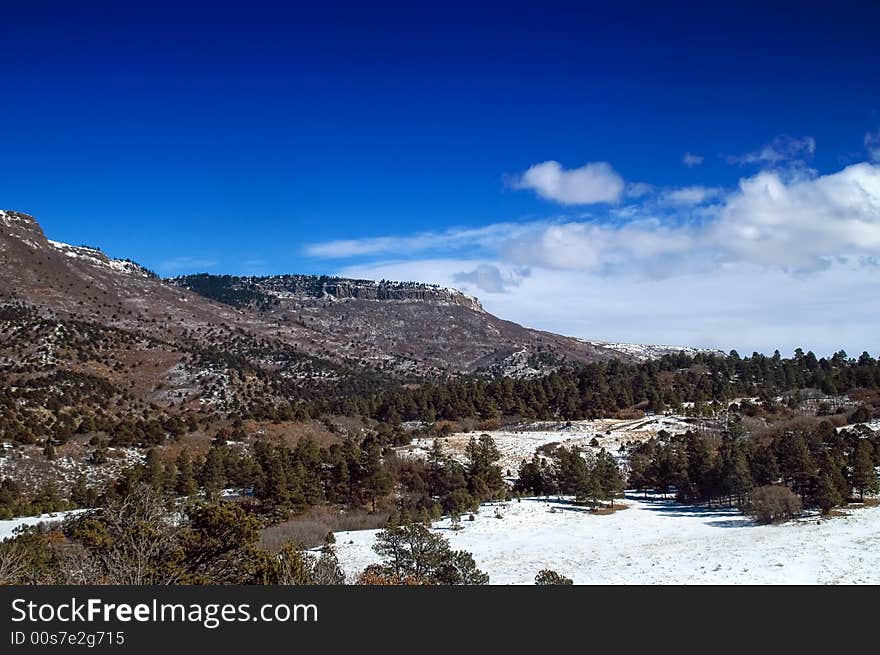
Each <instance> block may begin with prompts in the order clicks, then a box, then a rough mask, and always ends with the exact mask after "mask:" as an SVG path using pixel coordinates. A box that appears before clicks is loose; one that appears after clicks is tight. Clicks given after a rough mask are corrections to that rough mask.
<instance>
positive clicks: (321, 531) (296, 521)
mask: <svg viewBox="0 0 880 655" xmlns="http://www.w3.org/2000/svg"><path fill="white" fill-rule="evenodd" d="M389 516H391V512H388V511H384V512H383V511H379V512H375V513H373V514H371V513H370V512H367V511H365V510H348V511H345V512H341V511H339V510H337V509H334V508H332V507H316V508H315V509H313V510H311V511H310V512H308V513H307V514H303V515H302V516H297V517H295V518H292V519H290V520H289V521H284V522H282V523H278V524H276V525H272V526H269V527H268V528H266V529H264V530H263V531H262V532H261V533H260V546H262V547H263V548H265V549H266V550H269V551H272V552H277V551H278V550H279V549H280V548H281V547H282V546H283V545H284V544H285V543H287V542H288V541H292V542H293V543H296V544H299V545H300V546H302V547H303V548H317V547H318V546H321V545H323V544H324V538H325V537H326V536H327V533H328V532H346V531H349V530H376V529H379V528H384V527H385V524H386V523H388V517H389Z"/></svg>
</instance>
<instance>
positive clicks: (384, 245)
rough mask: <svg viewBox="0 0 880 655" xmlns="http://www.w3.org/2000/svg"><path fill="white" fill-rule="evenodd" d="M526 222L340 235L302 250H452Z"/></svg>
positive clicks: (487, 242)
mask: <svg viewBox="0 0 880 655" xmlns="http://www.w3.org/2000/svg"><path fill="white" fill-rule="evenodd" d="M529 228H530V224H529V223H524V224H520V223H494V224H492V225H488V226H486V227H479V228H452V229H449V230H445V231H442V232H420V233H417V234H413V235H410V236H403V237H399V236H390V237H373V238H366V239H342V240H338V241H325V242H321V243H313V244H309V245H307V246H306V247H305V254H306V255H309V256H311V257H322V258H328V259H342V258H346V257H357V256H376V255H380V256H382V255H392V254H400V253H410V254H414V253H422V252H426V251H430V250H445V251H448V250H454V249H459V248H466V247H490V246H491V245H492V244H494V243H497V242H498V240H499V239H502V238H504V237H506V236H508V235H516V234H519V233H522V232H524V231H527V230H528V229H529Z"/></svg>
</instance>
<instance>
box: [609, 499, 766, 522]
mask: <svg viewBox="0 0 880 655" xmlns="http://www.w3.org/2000/svg"><path fill="white" fill-rule="evenodd" d="M626 498H627V499H629V500H638V501H641V502H643V503H644V504H643V505H642V507H641V509H644V510H647V511H649V512H656V513H658V514H662V515H663V516H671V517H698V518H701V519H719V520H706V521H705V524H706V525H710V526H712V527H714V528H748V527H752V526H754V525H755V523H754V522H753V521H752V520H751V519H749V518H747V517H744V516H743V515H742V514H740V512H739V510H738V509H736V508H735V507H706V506H705V505H684V504H682V503H679V502H678V501H676V500H673V499H669V498H667V499H662V498H656V497H655V498H653V499H649V500H647V502H646V499H645V498H644V497H643V496H641V495H637V494H627V495H626Z"/></svg>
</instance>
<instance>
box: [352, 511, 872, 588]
mask: <svg viewBox="0 0 880 655" xmlns="http://www.w3.org/2000/svg"><path fill="white" fill-rule="evenodd" d="M625 503H626V504H627V505H628V507H627V508H626V509H624V510H621V511H617V512H615V513H614V514H610V515H596V514H592V513H590V512H588V511H587V510H585V509H584V508H581V507H576V506H574V505H572V504H570V503H568V502H566V501H564V500H557V499H552V500H549V501H548V500H544V499H534V498H532V499H522V500H521V501H519V502H517V501H516V500H513V501H508V502H504V503H495V504H487V505H483V506H482V507H481V509H480V511H479V513H477V514H475V515H474V521H469V520H468V518H467V515H465V516H464V517H462V522H461V525H462V529H461V530H457V531H455V530H451V529H449V522H448V520H447V519H444V520H443V521H440V522H438V523H436V524H435V530H436V531H437V532H439V533H440V534H443V536H445V537H447V538H448V539H449V541H450V543H451V545H452V547H453V548H454V549H463V550H467V551H470V552H471V553H473V555H474V559H475V560H476V563H477V566H478V567H479V568H480V569H482V570H483V571H485V572H486V573H488V574H489V576H490V584H534V579H535V575H536V574H537V573H538V571H540V570H541V569H544V568H550V569H553V570H555V571H557V572H558V573H561V574H562V575H565V576H567V577H569V578H572V579H573V580H574V583H575V584H725V585H726V584H880V507H866V508H858V509H848V510H846V513H847V515H846V516H837V517H833V518H828V519H821V520H820V519H818V517H816V516H812V517H807V518H802V519H799V520H797V521H794V522H790V523H785V524H782V525H756V524H754V523H753V522H752V521H751V520H750V519H748V518H745V517H743V516H742V515H740V514H739V512H737V511H736V510H733V509H715V508H713V509H706V508H694V507H690V506H687V505H680V504H677V503H675V502H674V501H672V500H662V499H656V500H644V499H642V498H641V497H640V496H636V495H630V494H628V496H627V499H626V501H625ZM496 510H498V511H499V512H500V514H501V515H502V516H503V518H500V519H499V518H495V515H496ZM375 534H376V531H374V530H364V531H356V532H339V533H337V534H336V547H337V553H338V556H339V561H340V563H341V565H342V567H343V569H344V570H345V572H346V574H347V575H348V576H349V577H350V578H352V579H353V578H355V577H356V576H357V574H358V572H360V571H361V570H363V568H364V567H366V566H367V565H368V564H371V563H374V562H378V561H379V557H378V556H377V555H376V554H375V553H374V552H373V551H372V545H373V543H374V537H375Z"/></svg>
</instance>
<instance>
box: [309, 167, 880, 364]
mask: <svg viewBox="0 0 880 655" xmlns="http://www.w3.org/2000/svg"><path fill="white" fill-rule="evenodd" d="M697 189H706V190H705V191H704V190H699V191H698V190H697ZM670 196H671V197H672V198H676V199H678V200H679V201H680V202H679V203H677V204H676V203H673V202H670V201H669V198H670ZM664 198H665V201H664ZM708 200H711V202H708ZM694 202H700V203H702V204H697V205H694V204H693V203H694ZM469 236H473V237H474V239H476V242H475V243H471V242H469ZM373 241H375V240H368V242H367V244H366V246H365V247H360V246H352V247H351V248H349V250H351V251H357V252H380V253H381V254H382V255H383V256H388V255H395V256H398V257H399V258H401V259H398V260H397V261H390V262H389V261H385V262H372V263H370V262H364V263H361V264H360V265H358V266H352V267H349V268H347V269H344V270H342V271H340V274H346V275H356V276H362V277H376V278H382V277H384V278H387V279H423V280H425V281H433V282H437V283H441V284H446V285H449V286H457V287H459V288H462V289H463V290H464V291H465V292H466V293H471V294H473V295H481V294H483V293H485V294H487V295H486V297H485V298H484V299H483V300H484V305H485V306H486V308H487V309H489V310H490V311H492V312H494V313H497V314H499V315H501V316H503V317H505V318H510V319H512V320H516V321H518V322H521V323H525V324H528V325H532V326H535V327H539V328H542V329H548V330H553V331H557V332H562V333H567V334H573V335H578V336H583V337H588V338H599V339H611V340H630V341H641V342H652V343H657V342H670V343H681V344H683V345H701V346H712V347H721V348H723V349H725V350H726V349H729V348H737V349H738V350H741V351H745V352H751V350H761V351H770V352H772V350H773V349H774V348H777V347H779V348H785V347H789V348H794V347H796V346H804V347H807V348H814V349H816V350H817V351H818V350H821V349H822V348H825V347H826V346H827V347H828V348H829V349H831V350H829V351H828V352H831V351H833V350H837V349H838V348H840V347H844V348H846V349H847V350H848V351H850V350H852V351H854V352H855V351H858V352H860V351H861V349H865V348H868V349H873V351H876V350H878V349H880V340H878V336H877V335H878V333H877V331H876V324H877V321H878V319H880V312H878V309H877V308H876V307H874V305H875V304H876V303H871V302H870V300H869V299H871V298H873V296H874V295H876V289H877V288H878V287H877V284H878V283H880V165H874V164H871V163H867V162H863V163H859V164H854V165H851V166H848V167H846V168H844V169H842V170H840V171H837V172H834V173H830V174H827V175H818V174H815V173H812V172H810V171H806V170H798V171H796V172H794V173H792V172H791V171H790V170H788V169H775V170H765V171H761V172H759V173H757V174H755V175H752V176H749V177H746V178H743V179H742V180H741V181H740V183H739V185H738V186H737V187H736V188H733V189H730V190H719V189H715V188H714V187H711V188H710V187H705V188H704V187H686V188H684V189H672V190H666V191H662V190H661V191H657V192H653V193H651V194H650V195H649V197H647V198H645V199H640V200H637V201H634V202H633V203H632V204H628V205H621V206H617V207H614V208H613V210H612V211H610V212H609V213H608V217H607V218H606V219H605V220H604V221H600V220H596V219H584V218H582V217H577V218H569V219H568V220H564V219H556V220H543V221H532V222H528V223H517V224H511V223H499V224H495V225H490V226H486V227H483V228H478V229H475V230H458V231H447V232H438V233H423V234H420V235H417V236H415V237H400V238H397V237H385V238H383V240H382V243H383V246H382V248H379V249H377V248H375V247H374V244H373ZM352 243H355V244H356V243H358V242H352ZM437 243H442V244H443V248H441V249H439V250H438V249H436V248H434V247H433V246H431V247H430V248H428V246H427V245H426V244H434V245H436V244H437ZM475 244H476V246H475ZM320 245H321V244H318V246H320ZM416 245H420V246H421V245H424V246H425V249H426V250H425V252H427V251H430V252H431V253H432V255H433V256H432V257H430V258H426V257H421V258H416V256H417V255H418V252H416V251H413V250H411V248H412V247H413V246H416ZM474 246H475V247H474ZM320 250H321V248H317V249H316V251H320ZM330 250H334V249H333V248H330ZM414 253H415V255H414ZM526 273H527V274H526Z"/></svg>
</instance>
